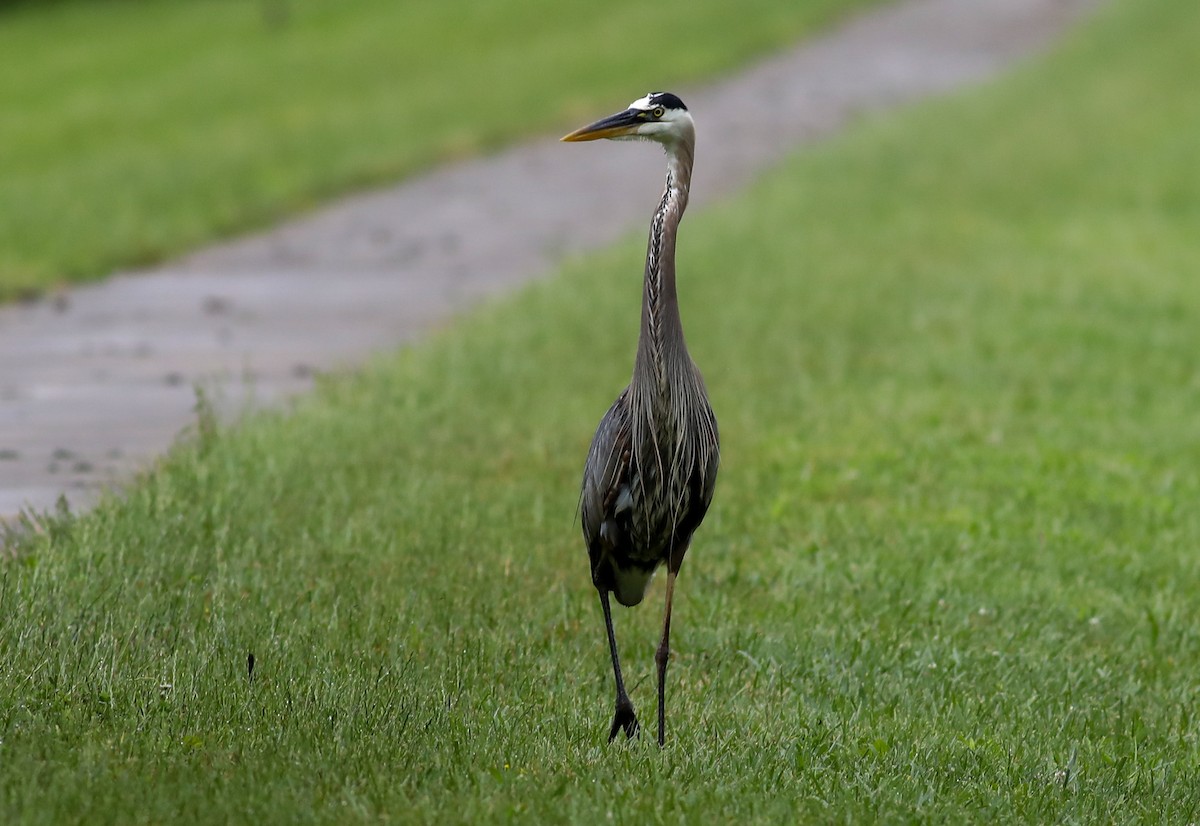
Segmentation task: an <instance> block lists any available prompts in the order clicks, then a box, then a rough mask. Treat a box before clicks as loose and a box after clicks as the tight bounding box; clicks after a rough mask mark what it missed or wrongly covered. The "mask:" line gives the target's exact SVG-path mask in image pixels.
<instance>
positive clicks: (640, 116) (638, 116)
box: [562, 92, 695, 144]
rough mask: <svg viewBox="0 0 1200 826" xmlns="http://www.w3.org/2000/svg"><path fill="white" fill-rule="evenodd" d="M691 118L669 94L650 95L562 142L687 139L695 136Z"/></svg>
mask: <svg viewBox="0 0 1200 826" xmlns="http://www.w3.org/2000/svg"><path fill="white" fill-rule="evenodd" d="M694 129H695V126H694V124H693V122H692V116H691V115H690V114H688V110H687V107H686V106H684V105H683V101H682V100H680V99H679V98H677V97H676V96H675V95H673V94H671V93H670V92H651V93H650V94H648V95H646V96H645V97H642V98H638V99H637V100H635V101H634V102H633V103H631V104H629V108H627V109H625V111H623V112H617V113H616V114H615V115H609V116H608V117H606V118H601V119H600V120H598V121H596V122H595V123H590V124H588V125H587V126H584V127H583V128H581V129H576V130H575V131H574V132H572V133H571V134H569V135H564V136H563V137H562V140H564V141H594V140H597V139H599V138H610V139H612V140H651V141H657V142H658V143H662V144H672V143H674V142H676V141H679V140H683V139H686V138H690V137H691V136H692V135H694V134H695V132H694Z"/></svg>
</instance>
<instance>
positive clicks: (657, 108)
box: [651, 106, 667, 118]
mask: <svg viewBox="0 0 1200 826" xmlns="http://www.w3.org/2000/svg"><path fill="white" fill-rule="evenodd" d="M666 113H667V110H666V109H664V108H662V107H661V106H655V107H654V111H653V112H652V113H651V114H653V115H654V117H656V118H661V117H662V116H663V115H665V114H666Z"/></svg>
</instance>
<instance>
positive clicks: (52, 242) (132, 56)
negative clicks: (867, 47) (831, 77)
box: [0, 0, 874, 300]
mask: <svg viewBox="0 0 1200 826" xmlns="http://www.w3.org/2000/svg"><path fill="white" fill-rule="evenodd" d="M873 1H874V0H746V2H743V3H740V4H737V5H736V6H733V5H731V4H729V3H726V2H723V0H688V2H684V0H667V2H656V3H643V2H638V0H609V2H605V3H595V2H585V0H522V2H520V3H511V2H497V0H462V1H461V2H451V3H447V2H439V1H438V0H401V2H395V0H349V1H348V2H325V1H324V0H257V2H250V1H249V0H105V2H97V1H96V0H58V2H43V3H32V2H25V3H17V4H15V5H10V6H8V7H7V8H0V68H2V71H0V112H2V113H3V116H0V147H3V151H2V152H0V181H3V187H2V188H0V300H2V299H5V298H12V297H14V296H18V295H22V294H27V293H33V292H37V291H40V290H44V289H45V288H47V287H49V286H53V285H55V284H59V283H62V282H65V281H71V280H79V279H85V278H95V277H98V276H103V275H105V274H107V273H108V272H110V271H111V270H112V269H114V268H117V267H127V266H135V265H139V264H146V263H149V262H153V261H155V260H158V259H161V258H162V257H164V256H166V255H170V254H172V253H176V252H179V251H181V250H184V249H186V248H188V247H191V246H194V245H197V244H200V243H203V242H205V241H209V240H211V239H213V238H216V237H219V236H222V235H228V234H230V233H235V232H238V231H241V230H245V229H248V228H251V227H256V226H261V225H264V224H266V223H268V222H270V221H273V220H276V219H279V218H282V217H283V216H286V215H288V214H291V213H295V212H297V211H299V210H303V209H306V208H309V207H312V206H313V205H315V204H317V203H319V202H320V201H321V200H323V199H327V198H329V197H331V196H334V195H337V194H339V193H344V192H347V191H349V190H352V189H354V188H356V187H363V186H368V185H371V184H378V183H381V182H385V181H392V180H395V179H397V178H400V177H402V176H404V175H407V174H411V173H412V172H413V171H414V170H418V169H420V168H422V167H426V166H429V165H430V164H434V163H438V162H440V161H446V160H452V159H454V158H457V157H461V156H464V155H470V154H474V153H479V152H482V151H486V150H488V149H491V148H494V147H496V146H499V145H501V144H503V143H505V142H507V141H511V140H513V139H514V138H517V137H519V136H521V135H527V134H529V133H532V132H537V131H543V130H548V129H550V128H551V127H558V128H562V127H563V126H564V125H568V124H573V123H574V122H575V121H577V120H579V119H580V118H583V117H590V116H592V115H594V114H595V112H597V111H606V107H611V106H612V105H613V101H614V100H618V101H621V102H624V101H625V99H626V98H628V96H629V95H630V94H631V90H633V92H634V93H640V92H642V91H646V90H647V89H649V88H651V87H654V88H660V87H667V86H674V85H676V84H678V83H681V82H684V81H687V80H694V79H697V78H701V77H704V76H706V75H710V74H712V73H714V72H718V71H721V70H724V69H728V68H729V67H731V66H733V65H735V64H737V63H739V62H740V61H744V60H746V59H748V58H750V57H752V56H754V55H756V54H759V53H761V52H764V51H767V50H770V49H773V48H777V47H780V46H783V45H785V44H787V43H790V42H793V41H794V40H795V39H796V38H797V37H798V36H799V35H801V34H802V33H803V32H805V31H806V30H808V29H809V28H810V27H812V26H814V25H815V24H818V23H821V22H824V21H828V20H829V19H830V18H831V17H832V16H834V15H835V14H836V13H839V12H845V11H847V10H848V9H851V8H854V7H859V6H863V5H866V4H868V3H870V2H873Z"/></svg>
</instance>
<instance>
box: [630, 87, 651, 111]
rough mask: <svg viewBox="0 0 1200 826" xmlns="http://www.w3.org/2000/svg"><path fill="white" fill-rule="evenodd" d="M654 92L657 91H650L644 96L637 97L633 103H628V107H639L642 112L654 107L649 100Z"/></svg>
mask: <svg viewBox="0 0 1200 826" xmlns="http://www.w3.org/2000/svg"><path fill="white" fill-rule="evenodd" d="M656 94H658V93H657V92H650V93H649V94H648V95H646V96H645V97H640V98H638V99H637V100H635V101H634V102H633V103H631V104H629V108H630V109H641V110H642V111H643V112H649V111H650V110H651V109H653V108H654V104H653V103H651V102H650V98H651V97H653V96H654V95H656Z"/></svg>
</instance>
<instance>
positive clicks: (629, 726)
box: [608, 698, 639, 743]
mask: <svg viewBox="0 0 1200 826" xmlns="http://www.w3.org/2000/svg"><path fill="white" fill-rule="evenodd" d="M638 728H639V726H638V719H637V714H636V713H634V710H633V703H631V702H629V698H625V699H624V700H623V701H622V700H617V711H616V713H615V714H614V715H613V722H612V728H611V729H609V730H608V742H610V743H611V742H612V741H613V740H616V739H617V732H618V731H620V730H621V729H625V739H626V740H631V739H633V736H634V735H635V734H637V733H638Z"/></svg>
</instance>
